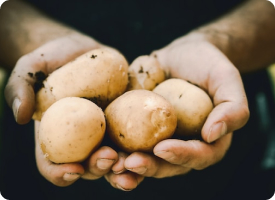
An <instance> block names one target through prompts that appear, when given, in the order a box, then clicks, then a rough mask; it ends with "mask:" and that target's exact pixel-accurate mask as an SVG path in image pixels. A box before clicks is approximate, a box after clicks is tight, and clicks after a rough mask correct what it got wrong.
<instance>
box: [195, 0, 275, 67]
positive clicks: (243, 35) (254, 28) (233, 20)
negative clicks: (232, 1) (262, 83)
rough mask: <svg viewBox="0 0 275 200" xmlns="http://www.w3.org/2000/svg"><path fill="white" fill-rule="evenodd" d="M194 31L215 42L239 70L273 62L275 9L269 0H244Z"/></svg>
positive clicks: (274, 52)
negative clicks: (238, 5)
mask: <svg viewBox="0 0 275 200" xmlns="http://www.w3.org/2000/svg"><path fill="white" fill-rule="evenodd" d="M193 33H195V34H198V33H199V34H198V35H200V36H201V34H202V37H204V38H206V39H207V40H208V41H210V42H211V43H213V44H214V45H216V46H217V47H218V48H219V49H220V50H221V51H222V52H223V53H224V54H225V55H226V56H227V57H228V58H229V59H230V60H231V61H232V62H233V64H234V65H235V66H236V67H237V68H238V69H239V70H240V71H241V72H249V71H253V70H257V69H260V68H262V67H266V66H267V65H269V64H270V63H272V62H275V9H274V6H273V5H272V4H271V3H270V2H268V1H265V0H250V1H247V2H246V3H244V4H243V5H241V6H240V7H239V8H237V9H236V10H234V11H233V12H231V13H229V14H227V15H225V16H224V17H222V18H220V19H218V20H217V21H214V22H212V23H210V24H207V25H205V26H203V27H200V28H199V29H197V30H195V31H194V32H192V33H191V34H193ZM200 36H199V37H200Z"/></svg>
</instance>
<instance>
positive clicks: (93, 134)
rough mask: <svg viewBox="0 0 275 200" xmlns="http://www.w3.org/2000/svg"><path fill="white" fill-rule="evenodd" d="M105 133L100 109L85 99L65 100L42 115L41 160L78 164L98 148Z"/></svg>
mask: <svg viewBox="0 0 275 200" xmlns="http://www.w3.org/2000/svg"><path fill="white" fill-rule="evenodd" d="M105 129H106V123H105V118H104V113H103V111H102V109H101V108H99V107H98V106H97V105H96V104H94V103H93V102H91V101H89V100H86V99H82V98H79V97H66V98H63V99H61V100H59V101H57V102H55V103H54V104H52V105H51V106H50V107H49V108H48V110H47V111H46V112H45V114H44V115H43V117H42V119H41V123H40V127H39V130H38V131H39V132H38V140H39V144H40V147H41V149H42V151H43V153H44V155H45V157H47V158H48V159H49V160H51V161H52V162H54V163H71V162H81V161H83V160H85V159H86V158H87V157H88V156H89V155H90V153H91V152H93V151H94V150H95V149H96V148H97V147H98V146H99V144H100V143H101V141H102V139H103V136H104V133H105Z"/></svg>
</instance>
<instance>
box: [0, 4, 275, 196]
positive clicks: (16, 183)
mask: <svg viewBox="0 0 275 200" xmlns="http://www.w3.org/2000/svg"><path fill="white" fill-rule="evenodd" d="M29 1H30V2H31V3H33V4H34V5H36V6H37V7H38V8H39V9H42V10H43V11H44V12H45V13H47V14H48V15H50V16H51V17H53V18H54V19H57V20H60V21H62V22H64V23H66V24H69V25H70V26H72V27H74V28H76V29H78V30H80V31H82V32H84V33H85V34H87V35H90V36H92V37H93V38H95V39H96V40H98V41H100V42H102V43H104V44H107V45H110V46H112V47H114V48H117V49H118V50H120V51H121V52H122V53H123V54H124V55H125V56H126V58H127V59H128V61H129V62H131V61H132V60H133V59H134V58H136V57H137V56H140V55H144V54H149V53H150V52H151V51H152V50H155V49H158V48H162V47H163V46H165V45H167V44H168V43H170V42H171V41H172V40H174V39H176V38H177V37H180V36H182V35H184V34H186V33H187V32H189V31H191V30H192V29H194V28H196V27H198V26H199V25H202V24H205V23H207V22H209V21H211V20H213V19H215V18H217V17H219V16H221V15H222V14H223V13H225V12H228V11H230V10H231V9H233V8H234V7H235V6H237V5H238V4H239V3H240V2H242V1H240V0H239V1H238V0H230V1H228V0H227V1H225V0H224V1H222V0H212V1H194V0H188V1H187V0H182V1H155V0H153V1H149V0H148V1H144V0H136V1H135V0H118V1H111V0H104V1H100V0H97V1H84V0H81V1H74V2H73V1H69V0H67V1H64V0H59V1H51V0H48V1H43V2H42V1H38V0H29ZM76 2H77V3H76ZM243 80H244V84H245V89H246V92H247V95H248V99H249V107H250V110H251V117H250V120H249V121H248V123H247V125H246V126H245V127H243V128H242V129H240V130H238V131H236V132H235V133H234V137H233V142H232V146H231V147H230V149H229V151H228V153H227V155H226V156H225V157H224V159H223V160H222V161H221V162H219V163H218V164H216V165H214V166H211V167H209V168H207V169H205V170H202V171H195V170H193V171H192V172H190V173H189V174H187V175H182V176H176V177H171V178H164V179H155V178H145V180H144V181H143V182H142V183H141V184H140V185H139V186H138V187H137V188H136V189H134V190H133V191H131V192H123V191H120V190H118V189H114V188H112V187H111V186H110V184H109V183H108V182H107V181H106V180H105V179H104V178H101V179H99V180H96V181H85V180H82V179H80V180H78V181H77V182H76V183H74V184H73V185H71V186H69V187H65V188H61V187H57V186H54V185H53V184H51V183H50V182H48V181H47V180H45V179H44V178H43V177H42V176H41V175H40V174H39V172H38V170H37V168H36V164H35V157H34V138H33V123H32V122H31V123H29V124H27V125H23V126H22V125H17V124H16V123H15V122H14V119H13V115H12V111H11V110H10V108H8V107H7V105H6V104H5V110H4V117H3V119H2V121H3V122H2V126H1V128H2V130H1V131H2V134H1V145H0V146H1V169H0V170H1V171H0V172H1V174H0V175H1V177H0V178H1V185H0V186H1V188H0V191H1V193H2V195H3V196H4V197H6V198H7V199H10V200H21V199H30V200H32V199H34V200H36V199H37V200H48V199H50V200H63V199H64V200H86V199H95V200H105V199H114V200H124V199H127V200H128V199H129V200H141V199H144V200H147V199H148V200H152V199H155V200H162V199H163V200H167V199H171V200H172V199H184V200H200V199H203V200H233V199H234V200H244V199H251V200H264V199H268V198H270V197H271V196H272V194H273V193H272V192H274V188H275V178H274V176H273V175H274V174H275V167H274V163H273V162H272V159H271V160H269V161H268V162H267V159H266V158H268V159H270V158H273V159H274V160H275V158H274V157H270V154H269V152H271V150H272V148H271V150H269V151H267V147H268V146H272V144H271V143H272V141H275V140H274V136H275V129H274V128H275V126H274V122H275V121H274V120H275V118H274V113H275V112H274V111H275V108H274V99H273V94H272V88H271V86H270V79H269V76H268V74H267V73H266V71H265V70H264V71H260V72H257V73H255V74H254V73H253V74H247V75H245V76H243ZM256 80H257V81H256ZM259 83H260V84H259ZM272 137H273V138H272ZM270 144H271V145H270ZM273 146H275V145H273ZM273 156H274V154H273Z"/></svg>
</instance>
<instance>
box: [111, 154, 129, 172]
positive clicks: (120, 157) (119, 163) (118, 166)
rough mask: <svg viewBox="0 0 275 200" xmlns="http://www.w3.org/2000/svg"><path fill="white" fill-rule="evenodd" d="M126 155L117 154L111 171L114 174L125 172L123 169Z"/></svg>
mask: <svg viewBox="0 0 275 200" xmlns="http://www.w3.org/2000/svg"><path fill="white" fill-rule="evenodd" d="M127 156H128V155H127V154H126V153H124V152H118V161H117V162H116V163H115V164H114V166H113V167H112V171H113V173H114V174H121V173H123V172H125V171H126V169H125V167H124V162H125V159H126V157H127Z"/></svg>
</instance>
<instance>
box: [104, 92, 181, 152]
mask: <svg viewBox="0 0 275 200" xmlns="http://www.w3.org/2000/svg"><path fill="white" fill-rule="evenodd" d="M104 113H105V117H106V134H108V135H109V136H110V138H111V140H112V141H113V142H114V143H115V144H116V145H117V146H118V147H120V148H121V149H122V150H124V151H125V152H129V153H130V152H135V151H141V152H152V150H153V148H154V146H155V145H156V144H157V143H158V142H160V141H161V140H164V139H166V138H170V137H171V136H172V135H173V133H174V131H175V128H176V126H177V117H176V112H175V111H174V108H173V106H172V105H171V104H170V103H169V102H168V101H167V100H165V99H164V98H163V97H162V96H160V95H158V94H156V93H154V92H152V91H148V90H132V91H128V92H125V93H124V94H123V95H121V96H120V97H118V98H117V99H115V100H114V101H113V102H112V103H110V104H109V105H108V107H107V108H106V110H105V111H104Z"/></svg>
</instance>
